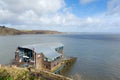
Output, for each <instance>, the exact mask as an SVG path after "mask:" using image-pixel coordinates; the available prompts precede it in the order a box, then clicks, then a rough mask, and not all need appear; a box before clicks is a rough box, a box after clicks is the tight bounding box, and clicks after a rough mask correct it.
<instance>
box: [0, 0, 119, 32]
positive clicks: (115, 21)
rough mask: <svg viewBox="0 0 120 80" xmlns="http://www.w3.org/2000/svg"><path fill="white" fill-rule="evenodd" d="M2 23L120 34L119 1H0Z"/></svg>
mask: <svg viewBox="0 0 120 80" xmlns="http://www.w3.org/2000/svg"><path fill="white" fill-rule="evenodd" d="M0 25H4V26H8V27H11V28H16V29H20V30H56V31H61V32H109V33H120V0H0Z"/></svg>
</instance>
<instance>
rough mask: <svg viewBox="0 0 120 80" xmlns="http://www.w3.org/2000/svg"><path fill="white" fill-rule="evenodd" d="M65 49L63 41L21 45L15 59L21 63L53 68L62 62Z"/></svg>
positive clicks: (41, 67)
mask: <svg viewBox="0 0 120 80" xmlns="http://www.w3.org/2000/svg"><path fill="white" fill-rule="evenodd" d="M63 49H64V45H63V44H62V43H44V44H33V45H25V46H19V47H18V48H17V49H16V52H15V61H16V62H17V63H18V64H20V65H34V66H35V67H36V68H40V69H43V68H45V69H48V70H51V69H52V68H54V67H55V66H57V65H59V64H61V62H62V58H63Z"/></svg>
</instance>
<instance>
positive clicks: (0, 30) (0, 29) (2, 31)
mask: <svg viewBox="0 0 120 80" xmlns="http://www.w3.org/2000/svg"><path fill="white" fill-rule="evenodd" d="M60 33H61V32H58V31H50V30H17V29H13V28H8V27H5V26H0V35H20V34H60Z"/></svg>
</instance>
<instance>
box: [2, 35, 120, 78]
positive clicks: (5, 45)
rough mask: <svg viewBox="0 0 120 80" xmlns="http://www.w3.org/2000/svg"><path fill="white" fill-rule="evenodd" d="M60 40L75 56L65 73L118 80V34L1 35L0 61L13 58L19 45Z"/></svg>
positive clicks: (6, 62) (119, 49)
mask: <svg viewBox="0 0 120 80" xmlns="http://www.w3.org/2000/svg"><path fill="white" fill-rule="evenodd" d="M46 42H47V43H48V42H61V43H63V44H64V45H65V50H64V52H65V54H66V55H70V56H75V57H77V61H76V63H75V64H74V65H73V66H72V67H71V70H69V71H68V72H66V74H67V75H75V74H79V75H81V76H82V78H83V80H120V35H115V34H114V35H111V34H107V35H87V34H86V35H83V34H77V35H75V34H71V35H17V36H0V64H8V63H10V60H12V59H13V58H14V52H15V50H16V47H17V46H19V45H27V44H36V43H46Z"/></svg>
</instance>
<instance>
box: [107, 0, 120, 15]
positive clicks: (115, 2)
mask: <svg viewBox="0 0 120 80" xmlns="http://www.w3.org/2000/svg"><path fill="white" fill-rule="evenodd" d="M107 7H108V10H109V14H120V1H119V0H109V1H108V3H107Z"/></svg>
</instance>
